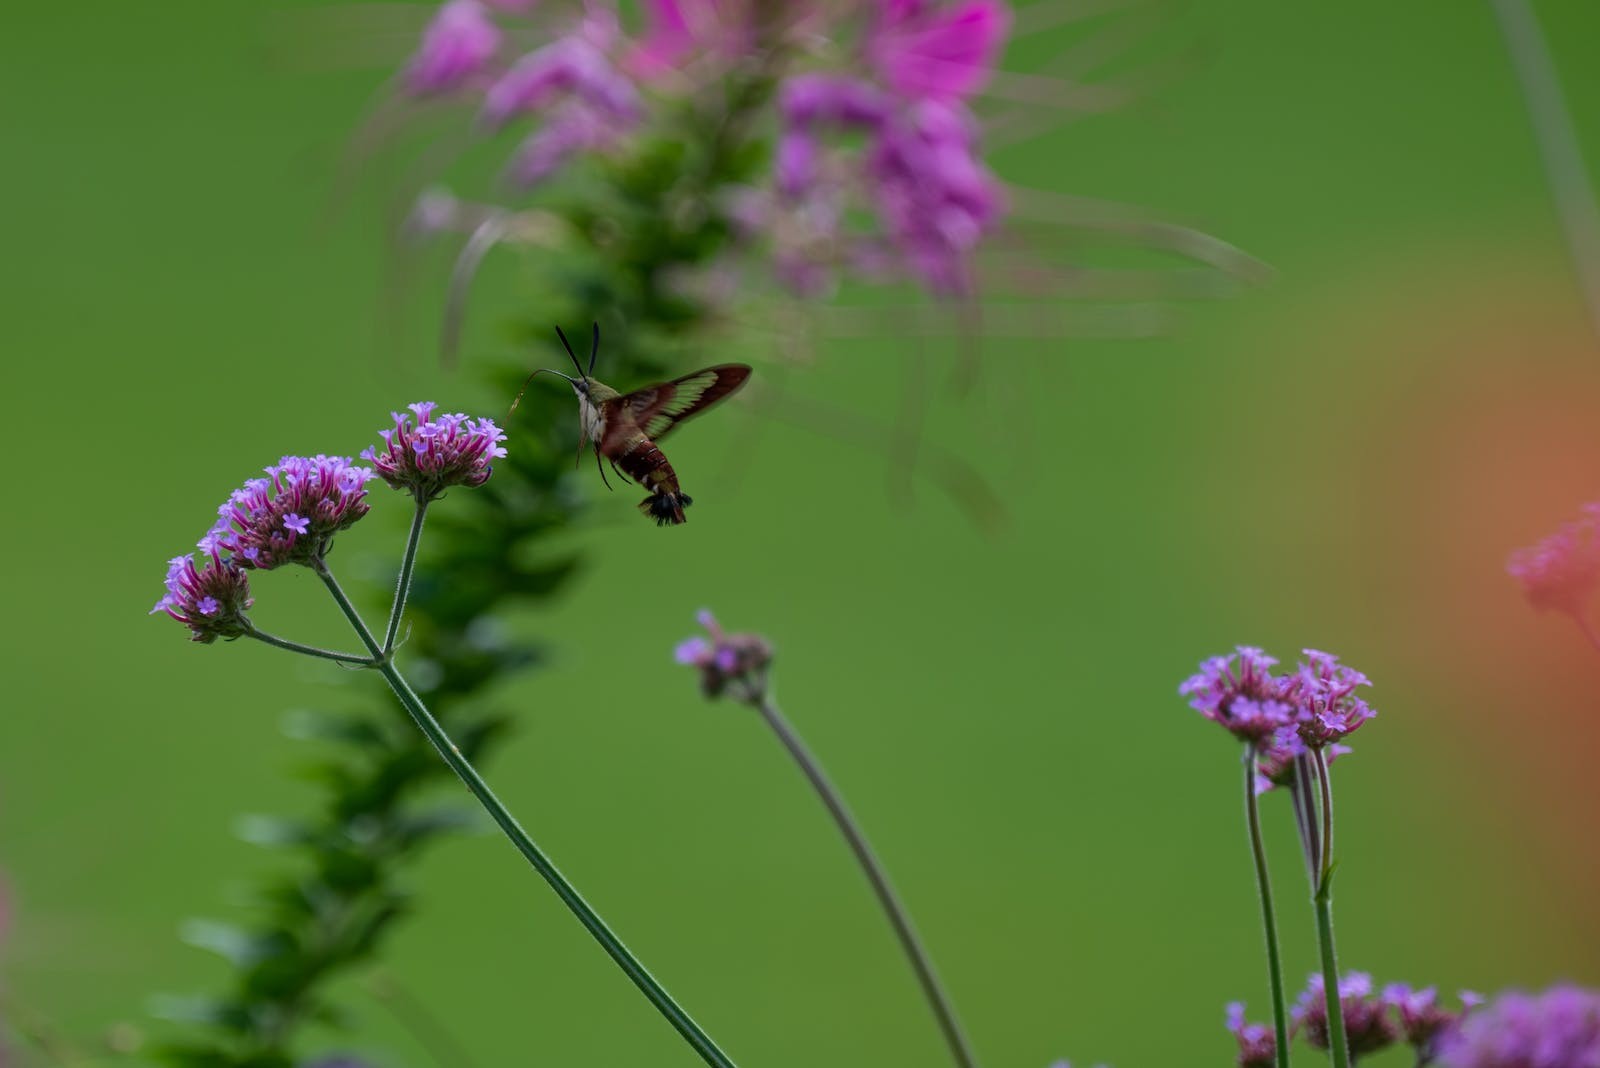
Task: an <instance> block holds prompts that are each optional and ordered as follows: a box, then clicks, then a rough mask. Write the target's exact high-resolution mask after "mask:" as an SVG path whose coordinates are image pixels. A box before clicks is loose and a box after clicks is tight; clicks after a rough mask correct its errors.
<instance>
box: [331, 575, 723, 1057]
mask: <svg viewBox="0 0 1600 1068" xmlns="http://www.w3.org/2000/svg"><path fill="white" fill-rule="evenodd" d="M312 566H313V568H314V570H315V571H316V572H317V576H318V577H319V578H321V579H322V581H323V584H324V585H326V586H327V587H328V592H329V593H331V594H333V598H334V600H335V601H337V602H338V603H339V607H340V608H341V609H343V610H344V613H345V615H346V616H347V617H348V618H349V619H350V622H351V624H352V625H353V626H354V627H355V629H356V633H357V634H358V635H359V636H360V638H361V642H362V644H363V645H365V646H366V647H367V648H368V649H369V650H370V651H371V652H372V656H373V659H374V660H375V661H376V664H375V665H374V666H375V667H377V669H378V671H379V672H381V673H382V674H383V677H384V679H385V680H386V681H387V682H388V683H389V688H390V689H392V690H393V691H394V693H395V696H396V697H398V698H399V699H400V703H401V705H403V706H404V707H405V710H406V711H407V712H408V713H410V715H411V718H412V720H413V721H415V722H416V724H417V727H418V728H420V729H421V731H422V733H423V734H424V735H426V736H427V739H428V741H429V742H431V743H432V744H433V747H434V749H436V750H437V751H438V753H439V756H440V757H442V758H443V759H444V762H445V763H446V764H448V765H449V766H450V770H452V771H454V772H455V773H456V775H458V776H459V777H460V778H461V781H462V782H463V783H464V784H466V787H467V789H468V790H469V791H470V792H471V793H472V796H473V797H475V798H477V800H478V803H479V804H481V805H482V806H483V808H484V810H485V811H486V812H488V813H489V816H490V818H491V819H493V820H494V822H495V824H496V825H497V826H499V828H500V830H501V831H503V832H504V833H505V836H506V837H507V838H509V839H510V840H511V844H512V845H514V846H516V847H517V851H518V852H520V853H521V854H522V855H523V857H524V858H526V859H527V861H528V863H529V864H530V865H532V866H533V869H534V870H535V871H536V872H538V873H539V875H540V876H542V877H543V878H544V881H545V882H546V883H548V884H549V885H550V888H551V889H552V890H554V891H555V892H556V896H557V897H559V898H560V899H561V901H562V904H564V905H566V906H567V908H568V909H569V910H571V912H572V914H573V915H574V916H576V917H577V918H578V922H579V923H581V924H583V926H584V928H585V929H587V930H588V932H589V933H590V934H591V935H593V936H594V939H595V941H596V942H599V943H600V946H601V948H603V949H604V950H605V951H606V953H607V954H608V955H609V956H610V957H611V959H612V960H613V961H615V962H616V964H617V966H618V967H620V968H621V969H622V971H623V972H624V973H625V974H626V975H627V976H628V978H629V979H630V980H632V981H633V984H634V985H635V986H637V987H638V988H639V990H640V991H641V992H642V993H643V994H644V996H645V997H647V998H649V999H650V1002H651V1004H653V1005H654V1006H655V1007H656V1009H657V1010H658V1011H659V1012H660V1013H661V1015H662V1016H664V1017H666V1019H667V1022H668V1023H670V1024H671V1025H672V1026H673V1028H674V1029H675V1030H676V1031H677V1032H678V1034H679V1035H681V1036H683V1039H684V1041H686V1042H688V1043H689V1045H690V1046H691V1047H693V1049H694V1051H695V1052H696V1053H698V1054H699V1055H700V1059H701V1060H703V1061H705V1063H707V1064H709V1065H712V1066H713V1068H733V1062H732V1061H731V1060H729V1059H728V1057H727V1055H726V1054H724V1053H723V1052H722V1050H721V1049H719V1048H718V1047H717V1044H716V1043H715V1042H713V1041H712V1040H711V1037H710V1036H709V1035H707V1034H706V1033H705V1032H704V1031H702V1030H701V1029H700V1026H699V1025H698V1024H696V1023H695V1022H694V1020H693V1019H692V1018H690V1016H689V1014H688V1013H687V1012H685V1011H684V1010H683V1008H682V1007H681V1006H679V1005H678V1003H677V1002H676V1001H674V1000H673V999H672V996H671V995H670V994H668V993H667V991H666V989H665V988H663V987H662V986H661V984H660V983H658V982H656V980H655V978H654V977H653V976H652V975H651V974H650V973H649V972H648V971H647V970H646V969H645V967H644V965H643V964H641V963H639V961H638V960H637V959H636V958H635V957H634V955H633V954H632V953H631V952H629V951H628V947H627V946H625V945H623V944H622V940H621V939H620V938H618V937H617V936H616V935H615V934H614V933H613V932H612V930H611V928H610V927H608V926H606V923H605V921H604V920H602V919H601V918H600V915H599V914H598V913H597V912H595V911H594V909H592V908H591V907H590V906H589V903H588V902H587V901H585V900H584V899H583V897H582V895H580V894H579V893H578V891H577V889H576V888H574V887H573V885H572V884H571V883H569V882H568V881H567V879H566V877H565V876H564V875H562V874H561V872H560V871H559V870H558V869H557V868H556V866H555V865H554V864H553V863H552V862H551V861H550V859H549V858H548V857H546V856H545V855H544V853H543V852H542V851H541V850H540V849H539V847H538V846H537V845H536V844H535V843H534V841H533V839H532V838H531V837H529V836H528V832H527V831H525V830H523V829H522V825H521V824H519V823H518V822H517V820H516V817H514V816H512V815H511V812H510V810H509V809H507V808H506V806H505V805H504V804H503V803H502V802H501V801H500V799H499V798H498V797H496V796H495V794H494V791H493V790H491V789H489V784H488V783H487V782H485V781H484V780H483V777H482V776H481V775H479V774H478V772H477V769H475V768H474V767H473V766H472V764H471V763H470V762H469V761H468V760H467V758H466V757H465V756H463V755H462V753H461V750H460V749H458V748H457V747H456V745H455V743H454V742H452V741H451V740H450V737H449V735H447V734H446V733H445V731H444V728H443V727H441V726H440V725H439V722H438V721H437V720H436V719H434V718H433V714H432V713H430V712H429V711H428V707H427V705H425V704H423V702H422V699H421V698H420V697H418V696H417V694H416V691H414V690H413V689H412V688H411V686H410V684H409V683H407V682H406V680H405V678H404V677H403V676H402V675H401V674H400V672H399V671H398V670H397V669H396V668H395V666H394V662H393V660H392V659H391V658H389V657H388V656H386V655H384V653H383V651H382V649H381V647H380V646H379V645H378V640H377V638H375V637H374V636H373V634H372V632H371V631H370V630H368V629H367V625H366V623H365V622H363V621H362V619H361V616H360V614H359V613H358V612H357V611H356V609H355V606H354V605H353V604H351V602H350V598H349V597H348V596H346V594H345V592H344V590H343V589H341V588H340V586H339V583H338V581H337V580H336V579H335V578H334V577H333V574H332V572H330V571H329V570H328V567H327V564H326V563H325V562H324V561H323V560H321V559H317V560H315V561H314V562H313V565H312Z"/></svg>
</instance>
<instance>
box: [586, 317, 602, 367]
mask: <svg viewBox="0 0 1600 1068" xmlns="http://www.w3.org/2000/svg"><path fill="white" fill-rule="evenodd" d="M599 355H600V320H599V319H596V320H595V321H594V340H592V341H590V342H589V374H588V375H585V376H584V377H585V378H587V377H589V375H593V374H594V360H595V357H596V356H599Z"/></svg>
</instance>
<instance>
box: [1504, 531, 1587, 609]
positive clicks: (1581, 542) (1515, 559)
mask: <svg viewBox="0 0 1600 1068" xmlns="http://www.w3.org/2000/svg"><path fill="white" fill-rule="evenodd" d="M1584 512H1585V513H1586V514H1585V516H1584V518H1582V519H1580V520H1578V521H1577V522H1573V523H1563V524H1562V525H1561V527H1560V528H1559V529H1558V530H1557V531H1556V532H1555V533H1554V534H1551V535H1550V536H1549V537H1547V538H1545V539H1544V540H1543V541H1541V542H1539V543H1538V544H1537V545H1530V546H1528V547H1527V548H1523V549H1518V550H1517V551H1516V552H1514V553H1512V554H1511V559H1510V560H1508V561H1507V562H1506V570H1507V571H1508V572H1510V573H1511V576H1512V577H1513V578H1515V579H1516V580H1517V581H1518V582H1520V583H1522V592H1523V594H1524V595H1525V596H1526V597H1527V598H1528V603H1529V604H1531V605H1533V607H1534V608H1535V609H1536V610H1538V611H1540V612H1543V611H1546V610H1547V609H1555V610H1556V611H1558V612H1565V613H1567V614H1568V615H1570V616H1573V617H1581V616H1582V614H1583V609H1584V605H1585V604H1586V603H1587V602H1588V601H1589V599H1590V597H1591V596H1592V595H1593V594H1594V590H1595V586H1596V584H1600V534H1597V531H1596V523H1597V521H1600V504H1589V505H1586V506H1584Z"/></svg>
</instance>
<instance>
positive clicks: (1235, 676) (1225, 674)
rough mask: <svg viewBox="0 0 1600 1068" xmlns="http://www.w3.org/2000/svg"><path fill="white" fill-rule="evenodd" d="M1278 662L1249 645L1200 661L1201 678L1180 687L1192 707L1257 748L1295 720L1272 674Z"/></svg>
mask: <svg viewBox="0 0 1600 1068" xmlns="http://www.w3.org/2000/svg"><path fill="white" fill-rule="evenodd" d="M1277 663H1278V662H1277V661H1276V660H1274V659H1273V658H1272V657H1270V656H1268V655H1267V654H1266V653H1264V652H1262V651H1261V650H1260V649H1257V648H1255V647H1254V646H1251V645H1241V646H1239V647H1238V648H1237V649H1236V650H1235V651H1234V652H1232V653H1230V654H1228V655H1226V656H1213V657H1210V658H1209V659H1206V660H1202V661H1201V662H1200V671H1199V673H1198V674H1195V675H1191V676H1189V678H1187V679H1185V680H1184V681H1183V683H1182V685H1180V686H1179V687H1178V693H1180V694H1182V695H1183V696H1185V697H1187V698H1189V707H1190V708H1193V709H1194V710H1195V711H1196V712H1199V713H1200V714H1201V715H1202V716H1204V717H1206V718H1207V719H1209V720H1211V722H1213V723H1215V724H1217V725H1219V726H1221V727H1222V728H1224V729H1225V730H1227V731H1229V732H1230V733H1232V734H1233V735H1234V737H1236V738H1238V739H1240V740H1241V741H1244V742H1249V743H1251V744H1253V745H1256V746H1258V747H1263V748H1265V747H1266V744H1267V743H1268V742H1269V741H1270V740H1271V739H1272V738H1273V737H1274V736H1275V735H1276V734H1277V733H1278V732H1279V731H1280V730H1282V729H1283V728H1285V727H1287V726H1289V725H1290V724H1292V723H1293V722H1294V716H1295V709H1294V707H1293V706H1292V705H1290V704H1289V703H1288V702H1287V701H1285V700H1284V699H1283V691H1284V684H1283V680H1282V679H1279V678H1278V677H1277V676H1275V675H1273V674H1272V669H1273V667H1274V666H1276V665H1277Z"/></svg>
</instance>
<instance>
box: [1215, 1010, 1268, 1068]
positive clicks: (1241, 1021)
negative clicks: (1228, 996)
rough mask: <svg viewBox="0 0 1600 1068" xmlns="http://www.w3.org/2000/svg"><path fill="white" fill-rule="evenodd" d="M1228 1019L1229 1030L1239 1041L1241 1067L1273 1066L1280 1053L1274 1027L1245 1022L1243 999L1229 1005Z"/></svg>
mask: <svg viewBox="0 0 1600 1068" xmlns="http://www.w3.org/2000/svg"><path fill="white" fill-rule="evenodd" d="M1227 1019H1228V1030H1229V1031H1230V1032H1232V1034H1233V1037H1234V1040H1235V1041H1237V1042H1238V1043H1239V1058H1238V1062H1237V1063H1238V1065H1239V1068H1272V1066H1273V1063H1274V1062H1275V1060H1276V1058H1277V1055H1278V1039H1277V1036H1276V1035H1274V1034H1273V1033H1272V1028H1270V1027H1267V1026H1265V1025H1264V1024H1255V1023H1247V1022H1245V1018H1244V1002H1242V1001H1235V1002H1232V1003H1230V1004H1229V1005H1228V1016H1227Z"/></svg>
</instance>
